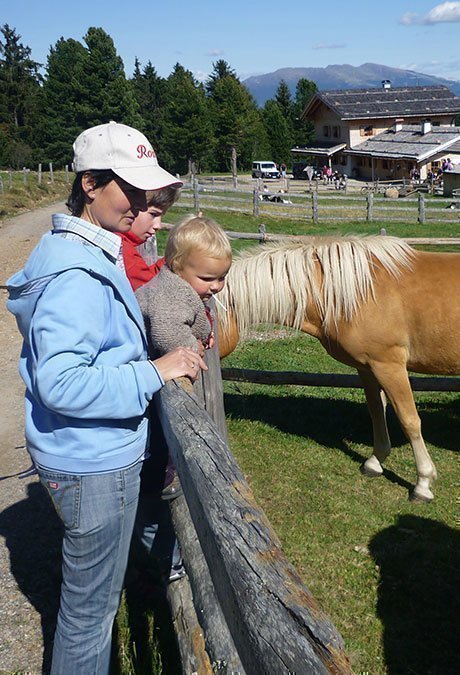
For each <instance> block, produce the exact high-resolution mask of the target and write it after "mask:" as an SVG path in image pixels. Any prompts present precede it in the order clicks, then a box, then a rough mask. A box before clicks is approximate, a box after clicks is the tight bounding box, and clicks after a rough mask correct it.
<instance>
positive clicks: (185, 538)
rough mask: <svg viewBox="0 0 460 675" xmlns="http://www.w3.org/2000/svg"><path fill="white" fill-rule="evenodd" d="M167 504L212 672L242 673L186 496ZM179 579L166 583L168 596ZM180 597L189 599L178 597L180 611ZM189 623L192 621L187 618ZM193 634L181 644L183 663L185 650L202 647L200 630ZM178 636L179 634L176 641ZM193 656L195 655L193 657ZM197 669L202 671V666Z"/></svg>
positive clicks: (190, 650) (186, 671) (177, 604)
mask: <svg viewBox="0 0 460 675" xmlns="http://www.w3.org/2000/svg"><path fill="white" fill-rule="evenodd" d="M170 508H171V516H172V520H173V525H174V529H175V531H176V535H177V538H178V539H179V541H180V546H181V551H182V557H183V560H184V564H185V569H186V571H187V577H184V579H187V581H189V582H190V583H189V585H190V587H191V592H192V593H193V605H194V613H195V617H196V621H197V622H198V621H199V624H200V626H201V627H202V635H203V646H204V648H205V649H206V654H207V655H208V657H209V661H210V664H211V668H212V672H213V673H214V672H219V673H221V674H222V675H227V674H228V675H230V673H235V675H236V673H238V675H244V673H245V671H244V668H243V666H242V664H241V661H240V658H239V656H238V652H237V650H236V647H235V643H234V642H233V638H232V636H231V634H230V631H229V629H228V626H227V623H226V621H225V618H224V616H223V614H222V609H221V607H220V604H219V600H218V598H217V595H216V592H215V589H214V585H213V583H212V579H211V575H210V573H209V569H208V565H207V563H206V559H205V557H204V555H203V551H202V550H201V546H200V542H199V541H198V538H197V534H196V531H195V528H194V526H193V523H192V519H191V517H190V512H189V510H188V506H187V502H186V500H185V498H184V497H183V496H182V497H179V498H178V499H175V500H174V501H172V502H171V504H170ZM182 582H183V579H181V580H180V581H179V582H175V583H173V584H170V585H169V587H168V597H169V592H170V591H172V592H174V590H175V588H176V586H181V585H182ZM180 600H183V601H188V596H187V597H186V596H184V595H183V596H182V597H181V598H178V599H177V602H176V608H177V612H178V613H179V614H181V612H183V611H185V610H182V609H181V608H180V606H179V605H180ZM172 609H173V608H172ZM191 613H192V612H191V609H189V610H188V614H189V615H191ZM173 616H174V611H173ZM190 624H191V621H190V620H189V625H190ZM175 627H176V630H177V629H179V630H180V629H181V628H182V627H181V626H180V625H178V624H176V625H175ZM192 635H193V640H190V639H188V644H185V645H184V650H183V651H184V655H185V658H184V657H183V658H182V663H183V665H185V661H186V659H187V660H188V661H190V658H189V657H188V653H192V654H195V650H200V649H201V643H200V642H199V641H198V639H197V638H198V635H199V632H198V631H196V630H193V631H192ZM187 638H188V636H187V635H185V636H183V637H182V642H184V641H187ZM180 640H181V638H180V636H179V642H180ZM181 653H182V650H181ZM195 660H197V659H196V658H195ZM184 672H185V673H187V675H188V673H190V672H192V671H190V670H186V669H185V670H184ZM198 672H199V673H200V675H201V670H199V671H198Z"/></svg>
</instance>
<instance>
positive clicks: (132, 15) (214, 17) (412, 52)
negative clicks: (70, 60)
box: [0, 0, 460, 80]
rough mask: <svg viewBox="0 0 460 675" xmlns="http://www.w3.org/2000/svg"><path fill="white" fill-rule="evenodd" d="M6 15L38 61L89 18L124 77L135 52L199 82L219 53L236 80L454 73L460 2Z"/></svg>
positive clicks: (459, 63) (34, 10) (155, 7)
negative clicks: (358, 71) (345, 72)
mask: <svg viewBox="0 0 460 675" xmlns="http://www.w3.org/2000/svg"><path fill="white" fill-rule="evenodd" d="M5 23H8V24H9V25H10V26H11V27H13V28H15V29H16V32H17V33H19V34H20V35H21V36H22V40H21V41H22V43H23V44H24V45H26V46H29V47H30V48H31V49H32V58H33V59H34V60H35V61H38V62H39V63H44V64H45V63H46V59H47V55H48V52H49V47H50V45H54V44H55V43H56V41H57V40H58V39H59V38H60V37H64V38H74V39H76V40H79V41H80V42H83V37H84V35H85V33H86V31H87V30H88V28H89V27H90V26H98V27H101V28H103V29H104V30H105V31H106V32H107V33H108V34H109V35H110V36H111V37H112V38H113V40H114V43H115V47H116V49H117V52H118V54H119V55H120V56H121V58H122V59H123V63H124V65H125V70H126V73H127V75H128V76H130V75H131V74H132V71H133V67H134V59H135V57H136V56H137V57H138V59H139V60H140V62H141V64H142V65H145V64H146V63H147V62H148V61H149V60H150V61H151V62H152V63H153V65H154V66H155V68H156V70H157V72H158V74H159V75H161V76H163V77H167V76H168V75H169V74H170V72H171V70H172V68H173V67H174V64H175V63H177V62H179V63H181V64H182V65H183V66H184V67H185V68H188V69H189V70H191V71H192V72H193V73H194V75H195V76H196V77H197V78H198V79H200V80H203V79H205V78H206V76H207V75H208V74H209V73H210V72H211V70H212V63H213V62H214V61H216V60H217V59H221V58H222V59H225V60H226V61H227V62H228V63H229V64H230V66H231V67H232V68H234V70H235V71H236V72H237V74H238V76H239V77H240V78H241V79H245V78H246V77H248V76H249V75H257V74H262V73H269V72H272V71H275V70H277V69H279V68H285V67H325V66H327V65H332V64H343V63H348V64H351V65H353V66H359V65H361V64H362V63H366V62H372V63H380V64H383V65H387V66H393V67H397V68H409V69H412V70H416V71H418V72H421V73H427V74H430V75H436V76H439V77H446V78H448V79H453V80H460V49H459V42H460V40H459V39H460V2H442V3H439V2H436V1H433V0H407V1H406V0H386V1H385V2H381V3H377V2H369V1H368V0H367V1H366V0H364V1H362V2H354V1H353V0H326V2H324V1H321V0H314V1H313V2H305V0H290V1H289V2H281V1H280V0H278V1H274V0H260V1H259V2H257V1H256V2H251V1H250V0H244V1H243V0H233V1H232V2H226V1H225V0H213V1H210V0H202V1H200V0H198V2H192V1H191V0H187V1H185V2H183V1H182V0H176V2H169V3H168V2H165V1H164V0H163V1H162V2H156V1H155V0H150V1H147V0H131V2H116V0H112V1H111V2H108V1H107V0H91V1H89V0H70V2H67V1H65V0H64V1H63V0H43V2H37V0H7V1H6V0H0V25H3V24H5Z"/></svg>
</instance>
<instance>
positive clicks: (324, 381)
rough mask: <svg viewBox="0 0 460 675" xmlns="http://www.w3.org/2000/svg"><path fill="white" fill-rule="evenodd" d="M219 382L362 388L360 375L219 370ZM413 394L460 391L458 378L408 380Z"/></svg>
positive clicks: (236, 369) (415, 378)
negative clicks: (220, 374)
mask: <svg viewBox="0 0 460 675" xmlns="http://www.w3.org/2000/svg"><path fill="white" fill-rule="evenodd" d="M222 379H223V380H232V381H234V382H253V383H254V384H296V385H299V386H303V387H341V388H342V389H354V388H362V386H363V385H362V382H361V379H360V377H359V375H343V374H339V373H299V372H297V371H290V370H287V371H275V370H251V369H248V368H222ZM409 381H410V383H411V387H412V389H413V390H414V391H460V378H459V377H418V376H417V377H409Z"/></svg>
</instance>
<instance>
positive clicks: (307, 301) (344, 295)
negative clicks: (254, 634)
mask: <svg viewBox="0 0 460 675" xmlns="http://www.w3.org/2000/svg"><path fill="white" fill-rule="evenodd" d="M455 289H456V290H455ZM459 291H460V254H459V253H445V252H442V253H439V252H437V253H434V252H422V251H419V250H415V249H413V248H412V247H410V246H409V245H408V244H407V243H406V242H405V241H404V240H402V239H399V238H397V237H390V236H381V235H377V236H358V235H350V236H343V237H338V238H334V237H312V238H308V237H306V238H299V239H297V240H289V241H286V240H281V241H280V242H277V243H272V244H265V245H262V246H258V247H257V248H252V249H249V250H246V251H243V252H242V253H240V254H239V256H238V257H237V258H236V259H235V261H234V262H233V265H232V267H231V268H230V271H229V274H228V276H227V280H226V285H225V287H224V289H223V290H222V291H221V292H220V293H219V296H218V299H219V302H218V303H216V311H217V323H218V327H219V352H220V356H221V358H222V357H224V356H226V355H227V354H229V353H230V352H231V351H232V350H233V349H234V348H235V347H236V344H237V342H238V340H239V338H240V337H242V336H244V335H245V333H247V330H248V328H249V326H251V325H254V324H260V323H263V324H282V325H286V326H290V327H293V328H296V329H299V330H301V331H304V332H305V333H308V334H309V335H312V336H314V337H315V338H317V339H318V340H319V341H320V342H321V344H322V345H323V347H324V348H325V349H326V351H327V352H328V353H329V354H330V355H331V356H332V357H333V358H334V359H336V360H338V361H341V362H342V363H345V364H347V365H349V366H352V367H354V368H356V369H357V371H358V374H359V375H360V378H361V381H362V385H363V388H364V392H365V396H366V402H367V406H368V409H369V412H370V416H371V419H372V426H373V437H374V438H373V446H374V447H373V454H372V455H371V456H370V457H369V458H368V459H367V460H366V461H365V462H364V464H363V466H362V467H361V470H362V471H363V473H365V474H368V475H371V476H380V475H382V473H383V468H382V463H383V462H384V460H385V459H386V458H387V457H388V456H389V454H390V452H391V442H390V438H389V434H388V428H387V423H386V416H385V413H386V403H387V397H388V399H389V400H390V401H391V403H392V405H393V408H394V410H395V413H396V415H397V417H398V420H399V422H400V424H401V426H402V429H403V431H404V433H405V435H406V436H407V438H408V440H409V442H410V444H411V446H412V450H413V453H414V458H415V464H416V470H417V482H416V484H415V487H414V489H413V491H412V492H411V494H410V499H412V500H420V501H424V502H429V501H431V500H432V499H433V492H432V490H431V487H432V483H433V482H434V480H435V479H436V468H435V465H434V463H433V461H432V459H431V457H430V455H429V453H428V450H427V448H426V445H425V442H424V440H423V436H422V432H421V422H420V417H419V415H418V413H417V409H416V406H415V402H414V397H413V393H412V389H411V386H410V381H409V376H408V371H413V372H416V373H430V374H444V375H456V374H459V372H460V339H459V338H460V334H459V331H460V293H459Z"/></svg>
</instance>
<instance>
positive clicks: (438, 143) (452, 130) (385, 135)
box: [345, 124, 460, 162]
mask: <svg viewBox="0 0 460 675" xmlns="http://www.w3.org/2000/svg"><path fill="white" fill-rule="evenodd" d="M459 142H460V127H432V128H431V131H429V132H427V133H425V134H423V133H422V130H421V125H420V124H406V125H402V128H401V130H400V131H395V130H394V129H388V130H387V131H384V132H382V133H381V134H377V135H376V136H373V137H372V138H368V139H367V140H366V141H364V142H363V143H360V144H359V145H355V146H354V147H353V148H352V149H350V150H346V151H345V152H346V154H347V155H366V156H370V157H380V158H389V159H414V160H416V161H419V162H420V161H422V160H424V159H427V158H429V157H431V156H433V155H435V154H437V153H440V152H444V151H447V150H451V149H452V148H453V147H454V145H456V144H457V143H459Z"/></svg>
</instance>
